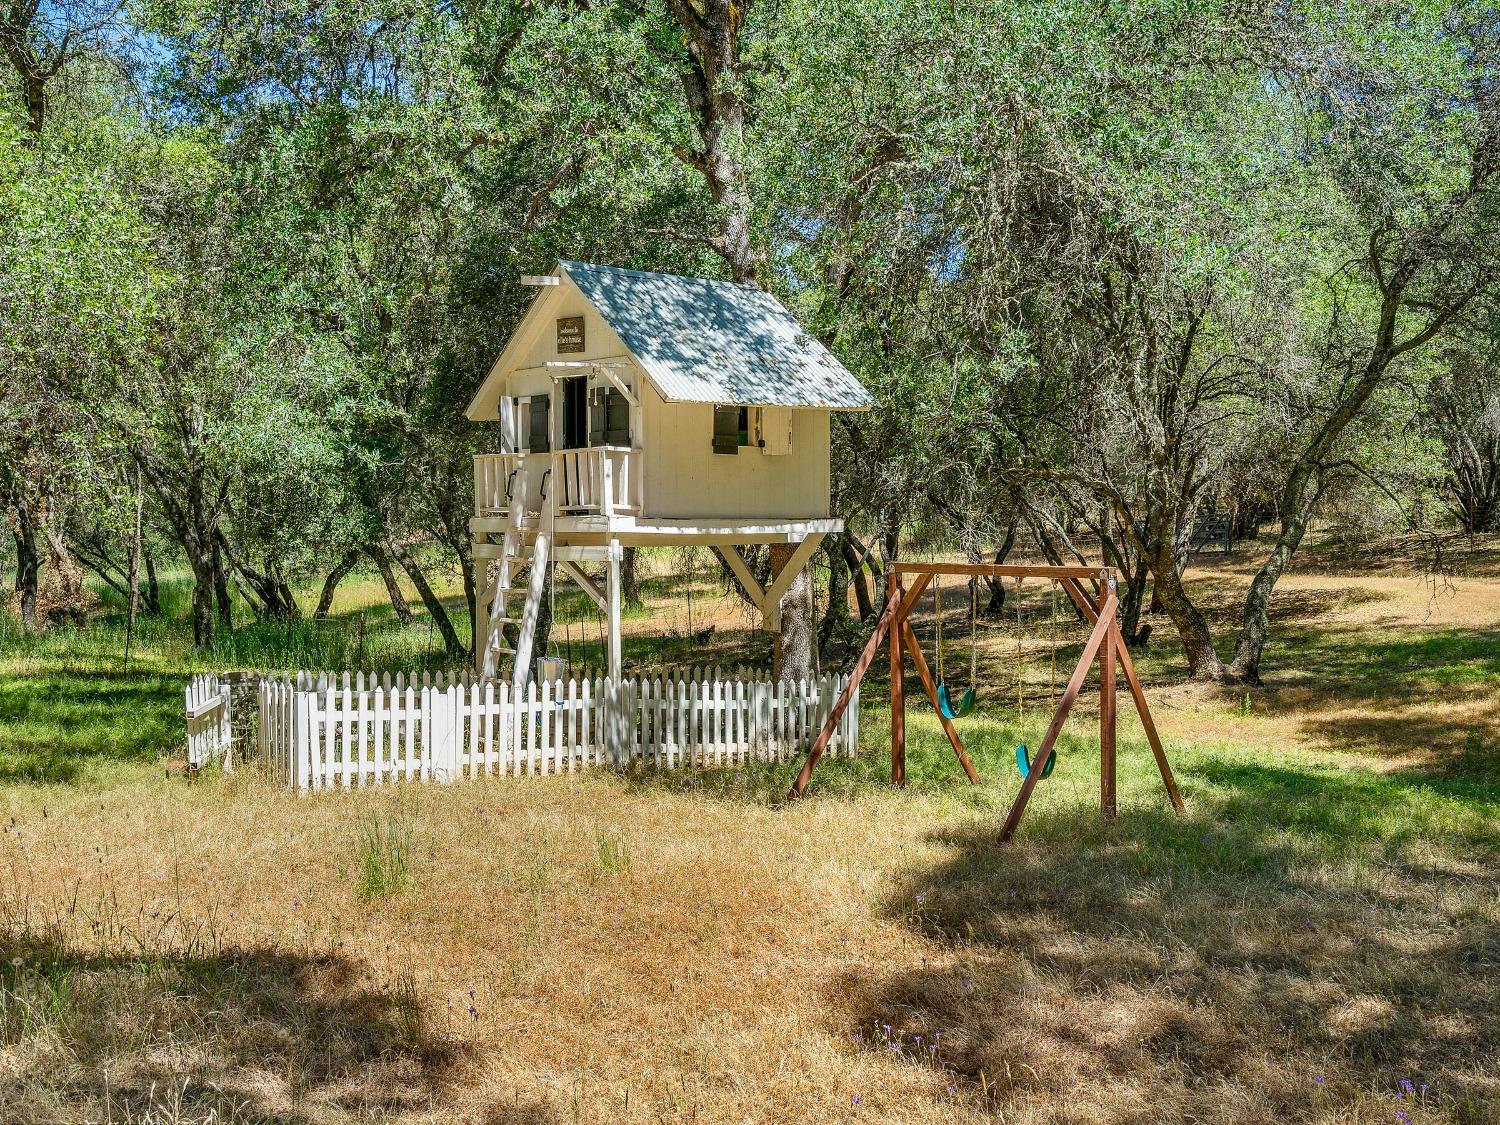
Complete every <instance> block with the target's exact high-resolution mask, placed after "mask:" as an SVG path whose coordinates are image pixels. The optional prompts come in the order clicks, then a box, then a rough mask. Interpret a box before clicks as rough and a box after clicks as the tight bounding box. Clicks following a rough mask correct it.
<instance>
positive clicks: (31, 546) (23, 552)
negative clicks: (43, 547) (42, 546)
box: [10, 485, 42, 629]
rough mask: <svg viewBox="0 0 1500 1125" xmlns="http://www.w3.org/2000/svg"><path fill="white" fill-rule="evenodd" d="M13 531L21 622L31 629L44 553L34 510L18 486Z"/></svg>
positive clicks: (12, 511) (34, 622)
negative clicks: (40, 549)
mask: <svg viewBox="0 0 1500 1125" xmlns="http://www.w3.org/2000/svg"><path fill="white" fill-rule="evenodd" d="M10 534H11V538H12V539H14V540H15V544H16V598H17V601H18V602H19V608H20V611H21V624H22V625H24V626H25V627H26V628H28V629H35V628H36V627H37V619H36V600H37V587H38V586H39V585H40V583H41V573H42V555H41V552H40V551H39V550H38V549H37V541H36V526H35V525H34V524H33V523H32V520H31V509H30V507H29V505H28V504H27V501H26V498H25V496H23V495H22V494H21V490H20V487H19V485H18V486H17V487H16V488H15V491H14V493H13V494H12V496H11V507H10Z"/></svg>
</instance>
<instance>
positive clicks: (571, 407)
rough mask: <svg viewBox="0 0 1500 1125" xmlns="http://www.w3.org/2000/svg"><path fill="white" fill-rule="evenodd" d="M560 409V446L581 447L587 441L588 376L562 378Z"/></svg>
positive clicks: (566, 447)
mask: <svg viewBox="0 0 1500 1125" xmlns="http://www.w3.org/2000/svg"><path fill="white" fill-rule="evenodd" d="M562 410H563V416H562V447H563V448H564V449H582V448H583V447H584V446H586V445H588V443H589V381H588V376H586V375H578V376H575V377H574V378H571V379H564V380H562Z"/></svg>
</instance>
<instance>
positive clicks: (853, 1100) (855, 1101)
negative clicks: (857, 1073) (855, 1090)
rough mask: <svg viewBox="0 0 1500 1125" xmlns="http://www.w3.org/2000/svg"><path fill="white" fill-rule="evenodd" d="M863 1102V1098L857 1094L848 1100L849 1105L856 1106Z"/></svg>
mask: <svg viewBox="0 0 1500 1125" xmlns="http://www.w3.org/2000/svg"><path fill="white" fill-rule="evenodd" d="M864 1100H865V1099H864V1098H862V1097H860V1096H859V1095H858V1094H855V1095H854V1096H853V1097H852V1098H850V1099H849V1104H850V1105H858V1104H859V1103H860V1102H862V1101H864Z"/></svg>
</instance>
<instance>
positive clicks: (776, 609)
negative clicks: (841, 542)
mask: <svg viewBox="0 0 1500 1125" xmlns="http://www.w3.org/2000/svg"><path fill="white" fill-rule="evenodd" d="M822 542H823V533H822V532H821V531H815V532H813V533H812V534H811V535H809V536H808V537H807V538H806V539H804V540H802V542H801V543H799V544H797V549H796V550H795V551H793V552H792V557H791V558H789V559H787V561H786V565H785V566H784V567H782V568H781V573H780V574H777V575H775V576H774V577H772V579H771V584H770V585H769V586H767V587H766V590H765V598H764V600H763V601H762V602H761V607H760V612H761V616H762V617H763V618H764V620H765V627H766V631H767V632H769V633H779V632H780V631H781V599H782V598H783V597H784V596H785V595H786V592H787V591H788V590H790V589H791V588H792V583H793V582H795V581H796V580H797V575H799V574H801V573H802V568H803V567H805V566H806V565H807V564H808V562H809V561H811V559H812V557H813V552H815V551H816V550H817V549H818V545H819V544H820V543H822Z"/></svg>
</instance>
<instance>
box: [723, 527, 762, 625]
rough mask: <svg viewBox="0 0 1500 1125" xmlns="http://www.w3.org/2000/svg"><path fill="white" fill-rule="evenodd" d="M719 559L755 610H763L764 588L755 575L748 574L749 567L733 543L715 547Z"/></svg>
mask: <svg viewBox="0 0 1500 1125" xmlns="http://www.w3.org/2000/svg"><path fill="white" fill-rule="evenodd" d="M714 550H716V551H718V552H719V557H720V558H721V559H723V560H724V565H725V566H727V567H729V569H730V571H731V572H732V573H733V574H734V576H735V577H736V578H738V579H739V582H740V585H741V586H743V587H744V589H745V593H746V594H747V595H749V597H750V600H751V601H752V602H754V603H755V606H756V608H757V609H762V610H763V609H764V608H765V604H766V591H765V588H764V587H763V586H762V585H761V584H760V583H759V582H757V581H756V580H755V575H753V574H751V573H750V566H749V564H748V563H746V562H745V556H744V555H742V554H740V549H739V548H738V547H736V546H735V545H734V544H733V543H725V544H723V545H722V546H718V547H715V548H714Z"/></svg>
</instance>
